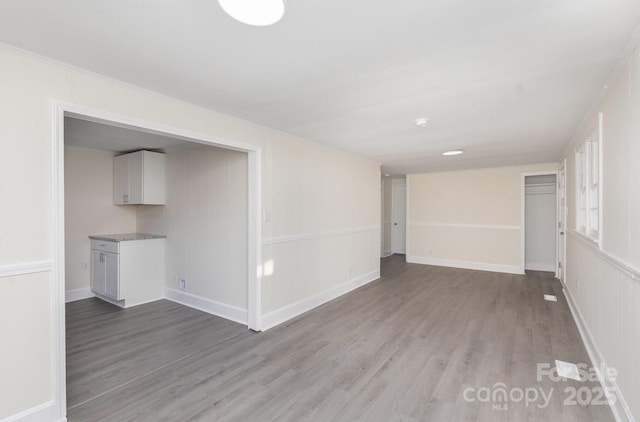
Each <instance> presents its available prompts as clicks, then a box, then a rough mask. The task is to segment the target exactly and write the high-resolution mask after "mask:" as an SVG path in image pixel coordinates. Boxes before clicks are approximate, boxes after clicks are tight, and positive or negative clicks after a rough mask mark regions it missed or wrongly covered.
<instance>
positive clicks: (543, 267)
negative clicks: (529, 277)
mask: <svg viewBox="0 0 640 422" xmlns="http://www.w3.org/2000/svg"><path fill="white" fill-rule="evenodd" d="M524 269H525V270H531V271H546V272H549V273H555V272H556V267H555V265H553V264H543V263H529V264H525V266H524Z"/></svg>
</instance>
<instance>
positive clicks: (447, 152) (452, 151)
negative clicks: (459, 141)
mask: <svg viewBox="0 0 640 422" xmlns="http://www.w3.org/2000/svg"><path fill="white" fill-rule="evenodd" d="M463 152H464V151H463V150H461V149H452V150H451V151H445V152H443V153H442V155H460V154H462V153H463Z"/></svg>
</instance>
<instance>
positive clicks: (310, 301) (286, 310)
mask: <svg viewBox="0 0 640 422" xmlns="http://www.w3.org/2000/svg"><path fill="white" fill-rule="evenodd" d="M379 278H380V270H376V271H372V272H370V273H368V274H364V275H362V276H360V277H356V278H354V279H353V280H350V281H347V282H346V283H342V284H340V285H338V286H336V287H333V288H332V289H329V290H327V291H324V292H322V293H318V294H317V295H315V296H311V297H308V298H306V299H302V300H301V301H299V302H295V303H292V304H290V305H287V306H284V307H282V308H280V309H276V310H275V311H271V312H269V313H267V314H265V315H263V317H262V323H263V329H264V330H268V329H269V328H273V327H275V326H276V325H279V324H282V323H283V322H285V321H288V320H290V319H292V318H295V317H297V316H298V315H300V314H303V313H305V312H308V311H310V310H311V309H313V308H316V307H318V306H320V305H322V304H325V303H327V302H329V301H331V300H333V299H335V298H337V297H340V296H342V295H344V294H346V293H348V292H350V291H352V290H355V289H357V288H358V287H361V286H364V285H365V284H367V283H370V282H372V281H374V280H377V279H379Z"/></svg>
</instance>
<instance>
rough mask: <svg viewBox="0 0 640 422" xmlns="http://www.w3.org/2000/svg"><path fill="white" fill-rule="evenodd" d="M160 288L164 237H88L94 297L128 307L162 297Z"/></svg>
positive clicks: (161, 287) (162, 283) (162, 281)
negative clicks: (123, 239)
mask: <svg viewBox="0 0 640 422" xmlns="http://www.w3.org/2000/svg"><path fill="white" fill-rule="evenodd" d="M114 239H118V237H117V236H116V235H114ZM163 288H164V238H151V239H149V238H144V239H140V240H130V239H128V240H126V241H119V240H106V239H94V238H92V239H91V290H92V291H93V292H94V293H95V294H96V296H98V297H99V298H101V299H103V300H106V301H108V302H110V303H113V304H115V305H118V306H120V307H123V308H128V307H130V306H134V305H140V304H142V303H147V302H151V301H154V300H159V299H162V297H163Z"/></svg>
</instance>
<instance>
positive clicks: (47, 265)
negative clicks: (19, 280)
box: [0, 261, 53, 278]
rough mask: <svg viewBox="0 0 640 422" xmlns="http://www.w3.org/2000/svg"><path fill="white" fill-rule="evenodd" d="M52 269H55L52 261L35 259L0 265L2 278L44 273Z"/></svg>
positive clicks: (0, 276)
mask: <svg viewBox="0 0 640 422" xmlns="http://www.w3.org/2000/svg"><path fill="white" fill-rule="evenodd" d="M51 270H53V263H52V262H51V261H34V262H25V263H22V264H8V265H0V278H2V277H15V276H17V275H27V274H36V273H44V272H47V271H51Z"/></svg>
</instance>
